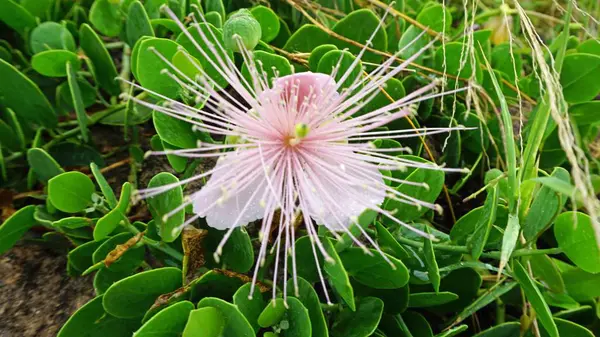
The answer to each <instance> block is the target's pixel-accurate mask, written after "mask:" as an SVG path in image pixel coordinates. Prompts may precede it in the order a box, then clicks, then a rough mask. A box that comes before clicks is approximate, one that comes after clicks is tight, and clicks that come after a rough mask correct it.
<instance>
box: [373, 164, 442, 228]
mask: <svg viewBox="0 0 600 337" xmlns="http://www.w3.org/2000/svg"><path fill="white" fill-rule="evenodd" d="M400 157H401V158H403V159H408V160H413V159H414V160H416V161H417V162H423V163H425V164H426V165H433V164H432V163H431V162H428V161H425V160H423V159H420V158H418V157H414V156H400ZM409 169H412V168H409ZM409 172H410V173H409V175H408V176H407V177H402V179H404V180H407V181H410V182H413V183H419V184H427V186H428V188H425V187H424V185H420V186H416V185H414V184H411V185H408V184H400V185H399V186H398V187H396V191H398V192H400V193H402V194H404V195H407V196H410V197H411V198H415V199H418V200H421V201H423V202H428V203H433V202H435V200H436V199H437V197H438V196H439V194H440V193H441V191H442V187H443V186H444V172H442V171H440V170H434V169H424V168H417V169H414V170H412V171H409ZM396 178H400V177H396ZM383 208H384V209H386V210H388V211H394V210H395V211H396V213H395V214H396V217H397V218H398V219H400V220H402V221H405V222H409V221H413V220H416V219H418V218H420V217H421V216H422V215H423V214H425V212H427V210H428V209H427V208H425V207H416V206H413V205H409V204H406V203H403V202H400V201H397V200H394V199H389V198H388V199H386V201H385V202H384V204H383Z"/></svg>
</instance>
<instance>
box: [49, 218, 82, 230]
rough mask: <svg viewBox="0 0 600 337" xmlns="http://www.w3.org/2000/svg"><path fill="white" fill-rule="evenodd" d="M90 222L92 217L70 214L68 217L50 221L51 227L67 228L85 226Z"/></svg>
mask: <svg viewBox="0 0 600 337" xmlns="http://www.w3.org/2000/svg"><path fill="white" fill-rule="evenodd" d="M91 224H92V219H88V218H82V217H77V216H71V217H68V218H62V219H60V220H58V221H54V222H53V223H52V226H53V227H64V228H69V229H75V228H81V227H87V226H90V225H91Z"/></svg>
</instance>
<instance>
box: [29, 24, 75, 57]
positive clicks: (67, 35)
mask: <svg viewBox="0 0 600 337" xmlns="http://www.w3.org/2000/svg"><path fill="white" fill-rule="evenodd" d="M29 43H30V45H31V51H32V52H33V53H34V54H37V53H41V52H43V51H46V50H51V49H64V50H70V51H72V52H74V51H75V50H76V46H75V39H73V35H72V34H71V32H69V30H68V29H67V28H65V27H64V26H63V25H61V24H58V23H56V22H52V21H48V22H43V23H41V24H40V25H39V26H37V27H35V28H34V29H33V31H31V36H30V38H29Z"/></svg>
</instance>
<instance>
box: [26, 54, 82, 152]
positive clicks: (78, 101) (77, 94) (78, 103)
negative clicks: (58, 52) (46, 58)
mask: <svg viewBox="0 0 600 337" xmlns="http://www.w3.org/2000/svg"><path fill="white" fill-rule="evenodd" d="M44 53H48V52H42V53H40V54H38V55H42V54H44ZM66 69H67V79H68V83H69V89H71V90H70V91H71V96H72V98H73V106H74V107H75V114H76V115H77V123H78V125H79V129H80V130H81V138H83V141H84V142H86V143H87V142H88V140H89V131H88V128H87V123H88V116H87V114H86V113H85V107H84V105H83V99H82V98H81V89H79V84H78V83H77V74H76V70H75V67H74V66H73V64H72V63H71V61H68V62H67V66H66Z"/></svg>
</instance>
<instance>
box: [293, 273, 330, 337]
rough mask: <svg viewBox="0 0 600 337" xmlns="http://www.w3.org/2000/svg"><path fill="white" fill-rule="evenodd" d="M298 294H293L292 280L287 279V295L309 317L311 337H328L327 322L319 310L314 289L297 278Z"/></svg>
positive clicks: (319, 302) (317, 297) (319, 303)
mask: <svg viewBox="0 0 600 337" xmlns="http://www.w3.org/2000/svg"><path fill="white" fill-rule="evenodd" d="M297 281H298V293H297V294H295V290H294V280H293V279H289V280H288V281H287V283H288V285H287V288H288V295H290V296H295V295H297V296H296V297H297V298H298V299H299V300H300V302H302V304H303V305H304V307H305V308H306V309H307V310H308V316H309V317H310V324H311V330H312V337H328V336H329V331H328V329H327V322H326V321H325V316H324V315H323V310H322V309H321V301H320V300H319V296H318V295H317V293H316V291H315V289H314V288H313V287H312V285H311V284H310V283H308V281H306V280H305V279H303V278H301V277H298V279H297Z"/></svg>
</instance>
